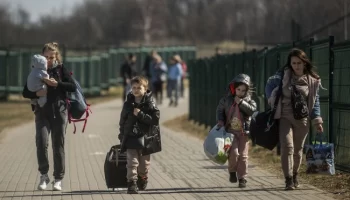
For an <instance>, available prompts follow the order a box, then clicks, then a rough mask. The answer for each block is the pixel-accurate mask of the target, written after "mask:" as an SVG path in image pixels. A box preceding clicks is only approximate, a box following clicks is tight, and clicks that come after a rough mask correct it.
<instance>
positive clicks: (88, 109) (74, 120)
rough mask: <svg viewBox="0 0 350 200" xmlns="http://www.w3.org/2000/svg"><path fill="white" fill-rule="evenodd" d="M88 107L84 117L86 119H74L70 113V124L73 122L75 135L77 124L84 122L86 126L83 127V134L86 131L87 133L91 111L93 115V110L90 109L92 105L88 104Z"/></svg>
mask: <svg viewBox="0 0 350 200" xmlns="http://www.w3.org/2000/svg"><path fill="white" fill-rule="evenodd" d="M67 101H68V100H67ZM68 102H69V101H68ZM86 105H87V108H86V111H85V117H84V118H81V119H73V118H72V114H71V113H68V122H69V123H71V122H73V125H74V131H73V133H74V134H75V132H76V130H77V128H76V126H75V122H82V121H84V125H83V130H82V132H83V133H84V131H85V127H86V123H87V119H88V117H89V116H90V114H89V111H90V113H92V111H91V109H90V104H86Z"/></svg>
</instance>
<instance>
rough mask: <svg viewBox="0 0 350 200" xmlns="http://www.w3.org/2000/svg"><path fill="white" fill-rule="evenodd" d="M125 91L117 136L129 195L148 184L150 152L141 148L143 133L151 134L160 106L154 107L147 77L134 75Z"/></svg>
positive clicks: (143, 140) (156, 121)
mask: <svg viewBox="0 0 350 200" xmlns="http://www.w3.org/2000/svg"><path fill="white" fill-rule="evenodd" d="M130 83H131V92H129V93H128V95H127V97H126V101H125V103H124V105H123V109H122V112H121V115H120V122H119V126H120V128H119V131H120V134H119V135H118V138H119V140H120V143H121V146H122V147H121V152H124V151H126V153H127V165H126V167H127V179H128V194H137V193H138V190H145V189H146V187H147V183H148V171H149V168H150V155H149V154H148V155H145V154H144V153H143V149H144V148H145V146H146V145H147V144H145V136H146V135H150V132H151V131H154V130H159V129H153V127H154V126H159V114H160V112H159V109H158V108H157V107H156V105H155V102H154V99H153V98H152V92H151V91H149V90H148V80H147V79H146V78H144V77H140V76H136V77H134V78H133V79H131V81H130Z"/></svg>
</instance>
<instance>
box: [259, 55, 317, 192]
mask: <svg viewBox="0 0 350 200" xmlns="http://www.w3.org/2000/svg"><path fill="white" fill-rule="evenodd" d="M281 83H282V88H281V89H280V88H279V86H280V84H281ZM320 86H321V79H320V76H319V75H317V73H316V72H315V71H314V66H313V65H312V64H311V62H310V60H309V59H308V57H307V55H306V53H305V52H303V51H302V50H300V49H292V51H291V52H290V53H289V55H288V60H287V63H286V65H285V66H284V67H283V68H282V69H281V70H279V71H278V72H277V73H276V74H275V75H274V76H271V77H270V78H269V79H268V81H267V84H266V87H265V94H266V97H267V99H268V103H269V105H270V106H271V107H272V106H273V105H274V102H275V99H276V97H277V96H278V95H280V97H281V98H279V102H278V105H277V109H276V114H275V119H279V137H280V145H281V162H282V170H283V173H284V176H285V180H286V187H285V189H286V190H293V189H295V188H298V187H299V183H298V179H297V175H298V171H299V168H300V164H301V161H302V153H303V146H304V143H305V139H306V136H307V134H308V132H309V120H311V122H312V124H313V126H314V127H315V129H316V131H317V133H322V132H323V127H322V123H323V121H322V117H321V110H320V100H319V87H320Z"/></svg>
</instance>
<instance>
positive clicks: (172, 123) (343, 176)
mask: <svg viewBox="0 0 350 200" xmlns="http://www.w3.org/2000/svg"><path fill="white" fill-rule="evenodd" d="M163 125H164V126H166V127H168V128H171V129H174V130H176V131H181V132H185V133H188V134H190V135H192V136H194V137H199V138H201V139H204V138H205V137H206V135H207V134H208V132H209V130H210V127H205V126H204V125H201V126H200V125H198V124H197V123H195V122H194V121H191V120H188V115H187V114H186V115H183V116H181V117H178V118H175V119H172V120H169V121H166V122H164V123H163ZM249 157H250V159H251V160H252V161H253V162H255V163H259V165H261V166H264V169H266V170H268V171H270V172H272V173H277V175H278V176H280V177H281V178H283V174H282V170H281V164H280V157H279V156H277V155H276V151H269V150H266V149H264V148H262V147H258V146H255V147H251V148H250V150H249ZM303 161H304V162H303V164H302V166H301V169H300V171H299V175H300V179H301V180H300V182H301V183H304V184H310V185H313V186H315V187H317V188H320V189H322V190H325V191H327V192H329V193H332V194H334V196H335V198H336V199H350V174H348V173H342V172H338V171H337V173H336V175H334V176H326V175H310V174H306V173H305V171H306V166H305V157H304V158H303Z"/></svg>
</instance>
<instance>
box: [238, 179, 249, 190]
mask: <svg viewBox="0 0 350 200" xmlns="http://www.w3.org/2000/svg"><path fill="white" fill-rule="evenodd" d="M246 186H247V180H246V179H245V178H241V179H239V180H238V187H240V188H245V187H246Z"/></svg>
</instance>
